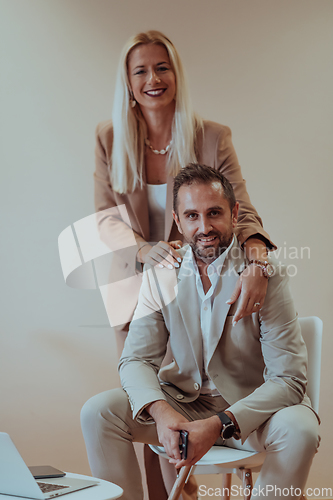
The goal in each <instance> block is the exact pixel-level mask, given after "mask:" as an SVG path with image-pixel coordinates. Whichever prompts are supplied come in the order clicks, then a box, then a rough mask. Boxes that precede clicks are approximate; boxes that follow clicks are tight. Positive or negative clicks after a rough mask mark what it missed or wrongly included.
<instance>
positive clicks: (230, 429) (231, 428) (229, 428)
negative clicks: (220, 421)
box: [222, 423, 236, 439]
mask: <svg viewBox="0 0 333 500" xmlns="http://www.w3.org/2000/svg"><path fill="white" fill-rule="evenodd" d="M235 430H236V426H235V424H234V423H231V424H228V425H226V426H225V427H224V429H223V431H222V437H223V439H230V438H231V437H232V436H233V435H234V432H235Z"/></svg>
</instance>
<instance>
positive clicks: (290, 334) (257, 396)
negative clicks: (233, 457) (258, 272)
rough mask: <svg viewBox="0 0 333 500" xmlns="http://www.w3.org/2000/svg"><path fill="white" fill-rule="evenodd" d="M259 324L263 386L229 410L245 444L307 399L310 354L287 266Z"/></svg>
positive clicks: (272, 285)
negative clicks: (285, 410)
mask: <svg viewBox="0 0 333 500" xmlns="http://www.w3.org/2000/svg"><path fill="white" fill-rule="evenodd" d="M259 322H260V342H261V350H262V355H263V359H264V363H265V369H264V374H263V375H264V383H263V384H262V385H261V386H259V387H258V388H257V389H255V391H253V392H252V393H251V394H249V395H248V396H247V397H245V398H243V399H241V400H239V401H237V402H236V403H235V404H233V405H232V406H230V407H229V408H228V410H229V411H231V412H232V413H233V414H234V415H235V417H236V419H237V422H238V424H239V427H240V429H241V438H242V442H244V441H245V439H246V438H247V437H248V435H249V434H250V433H251V432H252V431H253V430H255V429H257V428H258V427H259V426H260V425H261V424H262V423H264V422H265V421H266V420H267V419H268V418H270V417H271V416H272V414H273V413H275V412H277V411H278V410H280V409H282V408H285V407H287V406H292V405H296V404H299V403H301V402H302V401H303V398H304V396H305V390H306V384H307V378H306V372H307V351H306V346H305V343H304V340H303V338H302V335H301V330H300V325H299V322H298V318H297V313H296V311H295V308H294V303H293V299H292V296H291V292H290V287H289V283H288V277H287V275H286V268H285V267H284V266H281V267H279V268H277V271H276V274H275V276H274V277H273V278H271V279H270V283H269V286H268V291H267V295H266V298H265V302H264V305H263V307H262V309H261V311H260V315H259Z"/></svg>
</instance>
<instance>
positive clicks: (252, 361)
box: [82, 164, 319, 500]
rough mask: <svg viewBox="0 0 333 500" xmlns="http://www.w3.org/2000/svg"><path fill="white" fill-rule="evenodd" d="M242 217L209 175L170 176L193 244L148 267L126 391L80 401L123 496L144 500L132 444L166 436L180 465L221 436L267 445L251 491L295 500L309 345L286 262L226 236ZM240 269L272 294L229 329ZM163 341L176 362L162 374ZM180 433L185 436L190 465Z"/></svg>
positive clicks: (304, 448)
mask: <svg viewBox="0 0 333 500" xmlns="http://www.w3.org/2000/svg"><path fill="white" fill-rule="evenodd" d="M237 212H238V204H237V203H236V201H235V196H234V193H233V190H232V187H231V185H230V184H229V182H228V181H227V180H226V179H225V178H224V177H223V176H222V175H221V174H220V173H219V172H217V171H216V170H214V169H212V168H210V167H205V166H201V165H194V164H193V165H189V166H188V167H186V168H185V169H183V170H182V171H181V172H180V173H179V174H178V175H177V177H176V178H175V182H174V212H173V217H174V219H175V221H176V224H177V226H178V229H179V231H180V232H181V233H182V234H183V236H184V238H185V240H186V242H187V243H188V244H189V245H188V246H185V247H184V248H183V250H182V251H183V261H182V264H181V266H180V269H179V270H175V272H174V273H170V271H168V270H165V269H158V268H157V267H155V268H149V269H146V272H145V273H144V280H143V285H142V287H141V292H140V298H139V303H138V306H137V309H136V312H135V315H134V320H133V322H132V323H131V326H130V331H129V335H128V338H127V340H126V344H125V348H124V351H123V355H122V358H121V360H120V363H119V372H120V376H121V383H122V387H123V389H124V390H122V389H115V390H113V391H107V392H106V393H103V394H101V395H98V396H95V397H94V398H92V399H91V400H89V401H88V403H86V405H85V407H84V410H83V413H82V426H83V432H84V436H85V440H86V445H87V449H88V457H89V460H90V464H91V467H92V472H93V474H95V471H96V472H97V471H98V474H99V477H102V478H103V477H108V478H111V480H112V481H113V482H115V483H116V484H119V485H120V486H121V487H122V488H123V489H124V497H123V498H124V500H139V499H141V498H142V489H141V478H140V473H139V468H138V465H137V461H136V458H135V454H134V450H133V445H132V441H141V442H145V443H153V444H154V443H155V444H157V443H158V442H159V443H161V444H162V445H163V446H164V448H165V450H166V452H167V454H168V455H169V457H170V461H171V463H174V464H175V466H176V467H177V468H179V467H181V466H182V465H191V464H194V463H195V462H196V461H197V460H199V459H200V458H201V457H202V456H203V455H204V454H205V453H206V452H207V451H208V450H209V449H210V448H211V446H213V445H214V443H216V442H217V443H218V444H222V442H223V441H222V439H221V436H222V438H226V445H227V446H231V447H243V448H244V449H248V450H252V449H255V450H258V451H264V450H265V451H266V459H265V462H264V465H263V467H262V470H261V473H260V475H259V477H258V480H257V482H256V484H255V488H256V496H260V494H261V495H262V496H264V497H265V498H276V497H277V496H278V495H277V494H276V491H279V490H276V489H275V490H274V491H273V492H271V486H272V485H273V486H274V487H276V488H280V489H281V491H282V490H283V491H284V493H283V497H284V498H293V499H295V498H297V494H296V496H295V491H296V492H298V493H299V494H298V497H300V496H301V494H300V492H301V491H303V489H304V487H305V483H306V479H307V476H308V472H309V469H310V465H311V462H312V459H313V456H314V454H315V452H316V450H317V447H318V445H319V436H318V419H317V416H316V414H315V413H314V411H313V410H312V409H311V403H310V401H309V398H308V397H307V396H306V394H305V388H306V363H307V355H306V348H305V345H304V341H303V339H302V337H301V334H300V327H299V324H298V320H297V314H296V312H295V309H294V305H293V301H292V298H291V294H290V291H289V287H288V279H287V277H286V276H285V274H284V272H283V271H284V269H283V267H281V268H280V269H277V268H275V270H274V268H273V267H272V265H271V264H268V263H266V262H258V261H253V262H252V261H251V262H250V263H248V262H247V261H246V257H245V254H244V252H243V251H242V250H241V249H240V248H239V246H238V243H237V240H236V239H235V238H234V235H233V230H234V228H235V226H236V223H237ZM247 265H257V266H260V267H261V268H262V271H263V273H264V275H265V276H266V277H267V279H268V278H269V283H268V290H267V295H266V299H265V302H264V304H259V303H258V304H257V307H258V312H257V313H255V314H253V315H252V316H249V317H247V318H243V319H242V320H240V321H239V322H238V323H237V324H235V322H234V321H233V312H234V311H235V307H237V304H234V305H233V306H230V305H229V304H228V303H227V301H228V299H229V297H230V294H231V292H232V290H233V289H234V286H235V283H236V281H237V278H238V276H239V274H240V273H241V272H242V271H243V270H244V269H245V267H246V266H247ZM273 271H275V272H274V273H273ZM272 274H274V275H272ZM270 275H272V276H271V277H270ZM168 341H170V347H171V350H172V353H173V357H174V360H173V362H172V363H171V364H170V365H168V366H166V367H164V368H162V369H161V370H160V366H161V363H162V360H163V357H164V355H165V352H166V348H167V343H168ZM180 430H186V431H188V433H189V446H188V458H187V460H182V459H181V455H180V451H179V431H180ZM103 474H104V476H103ZM268 486H269V487H270V488H268V489H267V488H266V487H268ZM286 488H287V489H289V491H290V495H289V496H288V495H285V493H286ZM270 495H271V496H270Z"/></svg>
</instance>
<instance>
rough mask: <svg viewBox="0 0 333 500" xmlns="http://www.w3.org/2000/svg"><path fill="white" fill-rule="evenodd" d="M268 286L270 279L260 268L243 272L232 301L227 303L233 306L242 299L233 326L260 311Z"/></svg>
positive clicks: (253, 267) (252, 267)
mask: <svg viewBox="0 0 333 500" xmlns="http://www.w3.org/2000/svg"><path fill="white" fill-rule="evenodd" d="M267 285H268V279H267V278H266V277H265V276H264V274H263V271H262V269H260V267H258V266H254V265H252V266H248V267H247V268H246V269H245V270H244V271H243V272H242V274H241V275H240V277H239V278H238V281H237V283H236V286H235V289H234V291H233V293H232V295H231V297H230V299H229V300H228V301H227V304H230V305H231V304H233V303H234V302H236V300H237V299H238V297H240V300H239V304H238V307H237V310H236V313H235V316H234V321H233V326H235V325H236V323H237V322H238V321H239V320H240V319H242V318H244V317H245V316H250V315H251V314H252V313H255V312H258V311H259V309H260V308H261V307H262V306H263V303H264V300H265V297H266V292H267Z"/></svg>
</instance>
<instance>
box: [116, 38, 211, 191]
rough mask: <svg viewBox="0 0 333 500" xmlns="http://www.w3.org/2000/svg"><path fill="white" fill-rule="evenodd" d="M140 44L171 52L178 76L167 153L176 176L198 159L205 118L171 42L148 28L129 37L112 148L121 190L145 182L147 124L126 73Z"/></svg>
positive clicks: (121, 69) (118, 87)
mask: <svg viewBox="0 0 333 500" xmlns="http://www.w3.org/2000/svg"><path fill="white" fill-rule="evenodd" d="M141 44H145V45H147V44H160V45H163V46H164V47H165V49H166V51H167V52H168V55H169V59H170V63H171V67H172V70H173V71H174V73H175V77H176V98H175V101H176V106H175V115H174V119H173V124H172V144H171V147H170V150H169V155H168V169H169V173H170V174H171V175H173V176H175V175H177V173H178V172H179V171H180V169H181V168H183V167H185V166H186V165H187V164H188V163H193V162H196V161H197V158H196V154H195V138H196V134H197V132H198V130H199V129H200V128H202V120H201V118H199V117H198V116H197V115H196V114H195V113H194V112H193V110H192V106H191V103H190V98H189V94H188V90H187V83H186V78H185V73H184V69H183V65H182V62H181V60H180V57H179V55H178V52H177V51H176V49H175V47H174V45H173V44H172V42H171V41H170V40H169V39H168V38H167V37H166V36H165V35H163V34H162V33H160V32H159V31H147V32H146V33H139V34H138V35H135V36H134V37H132V38H130V40H128V42H127V43H126V45H125V47H124V48H123V51H122V53H121V56H120V61H119V66H118V72H117V78H116V86H115V95H114V103H113V112H112V121H113V148H112V168H111V165H110V166H109V167H110V179H111V184H112V187H113V189H114V190H115V191H117V192H119V193H126V192H132V191H134V189H135V188H136V187H137V186H138V185H139V186H140V187H142V185H143V169H144V151H145V143H144V141H145V138H146V137H147V126H146V122H145V120H144V118H143V115H142V113H141V110H140V106H139V105H137V106H135V107H134V108H132V107H131V105H130V103H131V100H132V94H131V88H130V84H129V79H128V73H127V64H128V58H129V54H130V53H131V51H132V50H133V49H134V48H135V47H137V46H138V45H141Z"/></svg>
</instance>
